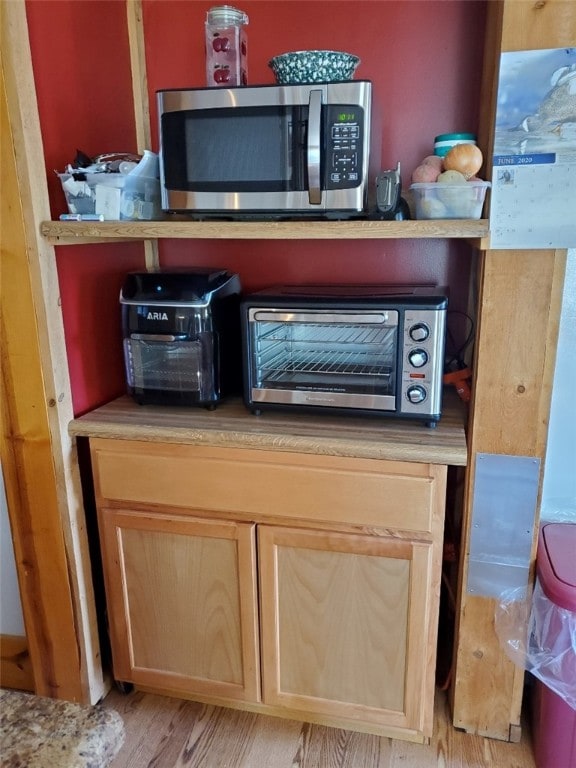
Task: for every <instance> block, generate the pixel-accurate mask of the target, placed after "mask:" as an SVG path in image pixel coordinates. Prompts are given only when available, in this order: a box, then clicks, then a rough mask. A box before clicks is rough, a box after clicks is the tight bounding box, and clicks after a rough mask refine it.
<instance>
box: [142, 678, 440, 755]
mask: <svg viewBox="0 0 576 768" xmlns="http://www.w3.org/2000/svg"><path fill="white" fill-rule="evenodd" d="M135 688H136V689H137V690H139V691H142V692H143V693H152V694H155V695H157V696H169V697H171V698H175V699H187V700H188V701H198V702H200V703H201V704H207V705H210V706H214V707H226V708H228V709H239V710H242V711H244V712H254V713H256V714H258V715H269V716H270V717H280V718H283V719H285V720H297V721H299V722H303V723H314V724H315V725H324V726H327V727H329V728H342V729H343V730H346V731H356V732H357V733H369V734H372V735H374V736H381V737H383V738H388V739H401V740H402V741H410V742H412V743H414V744H429V743H430V738H429V737H428V736H425V735H424V734H423V733H421V732H420V731H414V730H410V729H404V728H393V727H390V726H386V725H382V726H379V725H374V724H373V723H365V722H357V721H355V720H348V719H346V718H339V717H327V716H325V715H315V714H312V713H310V712H301V711H298V710H292V709H284V708H279V707H271V706H269V705H267V704H256V703H252V702H246V701H230V700H228V699H221V698H219V697H217V696H200V695H198V694H196V693H194V694H190V695H187V694H185V693H182V692H181V691H174V690H172V689H170V688H149V687H147V686H143V685H136V686H135Z"/></svg>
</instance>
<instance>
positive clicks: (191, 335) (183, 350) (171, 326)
mask: <svg viewBox="0 0 576 768" xmlns="http://www.w3.org/2000/svg"><path fill="white" fill-rule="evenodd" d="M120 304H121V306H122V329H123V344H124V363H125V369H126V381H127V385H128V392H129V394H131V395H132V397H133V398H134V399H135V400H136V401H137V402H138V403H140V404H142V405H146V404H159V405H162V404H165V405H199V406H204V407H207V408H214V407H215V406H216V404H217V403H218V401H219V400H221V398H222V397H224V396H225V395H230V394H237V395H240V393H241V390H242V384H241V382H242V356H241V340H240V279H239V277H238V275H236V274H233V273H230V272H227V271H226V270H225V269H211V268H197V269H194V270H189V269H188V270H159V271H155V272H132V273H130V274H128V275H127V276H126V279H125V281H124V285H123V286H122V290H121V293H120Z"/></svg>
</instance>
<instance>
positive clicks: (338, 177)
mask: <svg viewBox="0 0 576 768" xmlns="http://www.w3.org/2000/svg"><path fill="white" fill-rule="evenodd" d="M325 120H326V123H325V124H326V133H325V135H326V166H325V179H326V189H350V188H351V187H358V186H359V185H360V183H361V181H362V164H363V161H364V110H363V109H362V108H361V107H359V106H354V105H351V104H348V105H342V104H329V105H327V106H326V108H325Z"/></svg>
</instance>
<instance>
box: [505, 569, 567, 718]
mask: <svg viewBox="0 0 576 768" xmlns="http://www.w3.org/2000/svg"><path fill="white" fill-rule="evenodd" d="M522 591H523V590H510V591H509V592H508V593H506V594H504V595H503V596H502V598H501V599H500V602H499V604H498V606H497V609H496V617H495V625H496V633H497V635H498V638H499V640H500V643H501V645H502V646H503V648H504V649H505V651H506V654H507V655H508V657H509V658H510V659H511V660H512V661H513V662H514V663H515V664H516V665H517V666H519V667H522V668H523V669H526V670H528V671H529V672H531V673H532V674H533V675H534V676H535V677H537V678H538V679H539V680H541V681H542V682H543V683H544V685H547V686H548V688H550V689H551V690H552V691H554V693H556V694H557V695H558V696H560V697H561V698H562V699H563V700H564V701H565V702H566V703H567V704H568V705H569V706H570V707H572V709H574V710H576V612H574V611H569V610H567V609H566V608H562V607H560V606H559V605H556V603H554V602H552V601H551V600H550V599H549V598H548V597H547V596H546V595H545V594H544V590H543V589H542V586H541V585H540V582H539V581H538V579H536V584H535V586H534V592H533V594H532V596H531V597H530V596H529V597H522V594H521V592H522Z"/></svg>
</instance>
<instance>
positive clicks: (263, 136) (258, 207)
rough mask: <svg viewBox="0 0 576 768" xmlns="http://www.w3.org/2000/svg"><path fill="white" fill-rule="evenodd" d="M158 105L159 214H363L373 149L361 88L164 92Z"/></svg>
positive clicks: (376, 153)
mask: <svg viewBox="0 0 576 768" xmlns="http://www.w3.org/2000/svg"><path fill="white" fill-rule="evenodd" d="M157 99H158V116H159V121H160V125H159V131H160V179H161V189H162V208H163V210H164V211H168V212H174V213H176V212H178V213H185V214H189V215H191V216H192V217H194V218H211V217H214V216H217V217H227V218H246V217H255V218H283V217H292V216H312V217H314V216H315V217H320V218H352V217H359V216H362V215H363V214H365V213H367V211H368V207H369V204H370V203H369V199H368V197H369V194H368V193H369V187H370V183H369V182H370V179H372V180H373V181H374V180H375V178H376V175H377V172H378V170H379V168H378V165H379V161H380V144H381V136H380V133H379V131H377V130H375V128H374V126H373V120H372V84H371V83H370V82H369V81H367V80H354V81H350V82H341V83H314V84H308V85H262V86H254V87H237V88H198V89H187V90H162V91H158V93H157ZM371 137H372V139H373V141H372V145H371ZM372 186H374V185H372Z"/></svg>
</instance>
